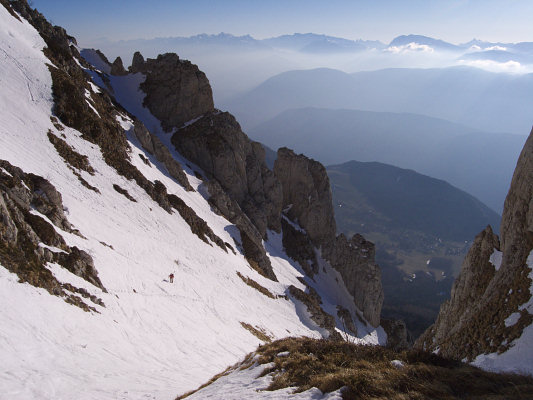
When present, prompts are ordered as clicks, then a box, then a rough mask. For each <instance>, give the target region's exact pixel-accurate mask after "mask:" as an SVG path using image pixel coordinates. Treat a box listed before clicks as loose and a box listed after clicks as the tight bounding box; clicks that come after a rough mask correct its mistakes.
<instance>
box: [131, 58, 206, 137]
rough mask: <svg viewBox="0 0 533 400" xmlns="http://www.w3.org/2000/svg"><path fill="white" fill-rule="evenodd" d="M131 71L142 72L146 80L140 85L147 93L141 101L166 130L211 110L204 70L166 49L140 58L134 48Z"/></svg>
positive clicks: (177, 126) (179, 125)
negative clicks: (153, 57)
mask: <svg viewBox="0 0 533 400" xmlns="http://www.w3.org/2000/svg"><path fill="white" fill-rule="evenodd" d="M131 71H132V72H142V73H144V74H145V75H146V80H145V81H144V82H143V83H142V84H141V89H142V90H143V91H144V92H145V93H146V97H145V98H144V102H143V105H144V106H145V107H146V108H148V109H149V110H150V112H151V113H152V114H153V115H154V116H155V117H156V118H158V119H159V120H160V121H161V126H162V128H163V129H164V130H165V131H167V132H169V131H171V130H172V129H173V128H179V127H181V126H182V125H183V124H184V123H186V122H188V121H191V120H192V119H194V118H197V117H199V116H201V115H203V114H205V113H208V112H211V111H214V104H213V93H212V91H211V85H210V84H209V80H208V79H207V77H206V76H205V74H204V73H203V72H202V71H200V70H199V69H198V67H197V66H196V65H194V64H192V63H191V62H189V61H184V60H180V58H179V57H178V55H177V54H174V53H166V54H163V55H159V56H157V58H156V59H151V58H148V59H147V60H146V61H144V62H143V57H142V55H141V54H140V53H139V52H137V53H135V55H134V57H133V62H132V67H131Z"/></svg>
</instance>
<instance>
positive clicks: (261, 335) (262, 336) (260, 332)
mask: <svg viewBox="0 0 533 400" xmlns="http://www.w3.org/2000/svg"><path fill="white" fill-rule="evenodd" d="M241 326H242V327H243V328H244V329H246V330H247V331H248V332H250V333H251V334H252V335H254V336H255V337H256V338H258V339H259V340H262V341H263V342H267V343H270V342H272V338H271V337H270V336H268V335H267V334H266V332H265V331H264V329H261V328H259V327H255V328H254V327H253V326H252V325H250V324H247V323H246V322H241Z"/></svg>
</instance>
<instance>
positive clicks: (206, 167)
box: [129, 52, 383, 327]
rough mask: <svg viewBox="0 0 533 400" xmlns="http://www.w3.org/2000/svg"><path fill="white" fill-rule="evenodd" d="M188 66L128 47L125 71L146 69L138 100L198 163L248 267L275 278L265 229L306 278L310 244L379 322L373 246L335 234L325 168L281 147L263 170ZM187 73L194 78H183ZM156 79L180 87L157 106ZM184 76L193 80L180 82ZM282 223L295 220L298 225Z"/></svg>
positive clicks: (310, 269) (260, 153) (257, 150)
mask: <svg viewBox="0 0 533 400" xmlns="http://www.w3.org/2000/svg"><path fill="white" fill-rule="evenodd" d="M184 68H185V69H184ZM196 69H197V67H196V66H193V65H192V64H190V63H188V62H184V61H182V60H180V59H179V57H178V56H177V55H171V54H165V55H162V56H158V57H157V58H156V59H148V60H146V61H145V60H144V57H143V56H142V54H140V53H139V52H136V53H135V54H134V55H133V60H132V65H131V67H130V68H129V72H130V73H143V74H145V75H146V81H145V82H144V83H142V84H141V85H140V88H141V90H143V91H144V92H145V93H146V97H145V99H144V105H145V106H146V107H147V108H148V109H149V110H150V112H151V113H152V114H153V115H154V116H156V117H158V118H159V119H160V120H161V122H162V126H163V129H164V130H171V131H173V132H174V133H173V136H172V140H171V142H172V144H173V145H174V146H175V148H176V150H177V151H178V152H179V153H180V154H181V155H183V156H184V157H185V158H187V159H188V160H189V161H191V162H193V163H194V164H195V165H196V166H198V167H200V168H201V169H202V171H203V174H205V178H207V179H206V180H205V185H206V188H207V190H208V193H209V201H210V202H211V204H212V205H213V206H214V207H215V209H216V210H217V211H218V212H219V213H221V214H222V215H224V216H225V217H226V218H227V219H228V220H229V221H230V222H232V223H233V224H235V225H236V226H237V228H238V229H239V231H240V234H241V243H239V244H238V247H240V248H241V250H242V251H243V253H244V254H245V256H246V258H247V259H248V261H249V263H250V265H251V266H252V267H253V268H255V269H257V270H258V271H259V272H260V273H261V274H263V275H264V276H267V277H269V278H271V279H274V280H276V279H277V278H276V276H275V274H274V273H273V270H272V266H271V264H270V261H269V258H268V257H267V255H266V252H265V249H264V246H263V245H262V241H263V240H266V239H268V235H267V232H268V230H269V229H270V230H273V231H275V232H280V231H283V245H284V248H285V250H286V251H287V253H288V254H290V256H291V258H293V259H294V260H296V261H297V262H298V263H299V264H300V265H301V266H302V269H303V271H305V273H306V274H307V275H308V276H310V277H311V278H312V276H313V275H314V274H315V273H316V271H317V270H318V259H317V254H315V250H314V248H318V249H321V256H322V257H323V258H324V259H325V260H327V261H329V262H330V263H331V265H332V266H333V267H334V268H335V269H336V270H338V271H339V272H340V273H341V276H342V278H343V280H344V281H345V284H346V286H347V288H348V290H349V292H350V293H351V294H352V296H354V300H355V304H356V306H357V307H358V308H359V309H360V310H361V311H362V314H363V316H364V318H365V319H367V320H368V321H369V322H370V323H371V324H372V325H373V326H375V327H377V326H379V322H380V312H381V305H382V303H383V290H382V288H381V276H380V272H379V267H378V266H377V265H376V264H375V261H374V253H375V251H374V247H373V244H372V243H370V242H368V241H366V240H364V238H363V237H362V236H360V235H357V236H354V237H353V238H350V239H347V238H346V237H345V236H344V235H340V236H339V237H337V236H336V226H335V220H334V214H333V207H332V200H331V190H330V186H329V179H328V177H327V174H326V172H325V168H324V167H323V166H322V165H321V164H320V163H318V162H316V161H314V160H310V159H309V158H307V157H305V156H303V155H298V156H297V155H295V154H294V153H293V152H292V151H289V150H281V151H280V153H279V154H278V160H279V161H278V164H277V165H278V167H274V169H273V171H271V170H270V169H269V168H268V167H267V165H266V163H265V151H264V149H263V147H262V146H261V145H260V144H259V143H257V142H253V141H251V140H250V139H249V138H248V137H247V136H246V134H245V133H244V132H242V129H241V127H240V125H239V123H238V122H237V121H236V120H235V118H234V117H233V116H232V115H231V114H229V113H227V112H220V111H218V110H215V109H214V108H213V105H212V98H211V99H210V100H209V101H207V100H205V97H206V96H207V95H209V96H210V87H209V89H207V88H206V86H209V82H208V81H207V80H206V82H204V81H203V77H204V75H202V74H198V73H196V72H195V71H196ZM170 70H173V71H172V72H171V71H170ZM175 70H179V71H181V72H179V71H175ZM184 71H188V72H184ZM192 72H194V76H192V75H191V76H189V77H188V78H185V77H186V76H188V75H187V74H188V73H192ZM163 77H165V79H166V80H167V81H170V82H171V83H170V84H169V86H170V87H173V88H174V89H173V90H175V91H177V92H179V93H182V94H180V95H173V96H170V97H168V98H166V101H165V107H166V109H165V110H166V111H164V112H162V110H161V108H160V101H156V100H155V99H160V97H161V96H163V94H162V92H160V87H159V86H160V82H161V79H163ZM187 79H189V80H191V79H192V80H193V81H194V82H195V83H194V84H187ZM200 81H201V83H199V82H200ZM158 82H159V83H158ZM185 93H186V94H185ZM209 96H208V97H209ZM183 97H187V98H189V97H194V98H198V99H203V100H201V101H200V103H201V106H199V107H196V106H192V105H191V104H192V103H188V105H185V103H183V102H182V98H183ZM177 109H180V113H186V114H187V116H186V117H179V116H177V115H175V112H173V111H172V110H177ZM144 129H145V128H144V127H143V130H144ZM143 135H146V133H143ZM145 141H146V140H145ZM141 142H143V141H141ZM143 146H144V147H145V148H147V149H149V147H150V146H149V145H148V147H146V146H145V145H144V144H143ZM282 208H283V209H284V210H285V211H284V212H282ZM287 221H291V223H297V224H299V225H300V226H301V227H302V228H303V231H299V230H298V229H294V227H293V226H292V225H291V224H290V223H287ZM282 225H283V229H282Z"/></svg>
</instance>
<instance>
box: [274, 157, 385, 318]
mask: <svg viewBox="0 0 533 400" xmlns="http://www.w3.org/2000/svg"><path fill="white" fill-rule="evenodd" d="M274 174H275V175H276V177H277V178H278V179H279V180H280V182H281V185H282V188H283V209H284V210H286V211H285V213H286V215H287V218H289V219H290V220H292V221H294V222H297V223H298V224H299V225H300V226H301V227H302V228H303V229H304V230H305V232H306V233H307V235H308V236H309V238H310V240H311V242H312V243H313V245H314V246H316V247H317V248H320V249H321V253H322V257H324V258H325V259H326V260H328V261H329V262H330V263H331V265H332V266H333V267H334V268H335V269H337V271H339V272H340V274H341V276H342V278H343V280H344V283H345V284H346V287H347V289H348V291H349V292H350V294H352V296H353V297H354V301H355V305H356V306H357V307H358V308H359V309H360V310H361V311H362V312H363V315H364V317H365V318H366V319H367V320H368V321H369V322H370V323H371V324H372V325H373V326H378V325H379V322H380V314H381V306H382V304H383V289H382V287H381V272H380V269H379V267H378V266H377V265H376V264H375V261H374V255H375V251H374V245H373V244H372V243H370V242H368V241H366V240H365V239H364V238H363V237H362V236H361V235H355V236H354V237H352V238H351V239H350V240H348V239H347V238H346V237H345V236H344V235H339V236H338V237H337V236H336V225H335V217H334V213H333V205H332V201H331V189H330V185H329V178H328V176H327V173H326V169H325V168H324V167H323V166H322V165H321V164H320V163H318V162H316V161H314V160H311V159H309V158H307V157H305V156H304V155H296V154H295V153H294V152H293V151H292V150H289V149H287V148H281V149H279V150H278V157H277V159H276V162H275V163H274ZM284 234H285V231H284ZM284 240H285V238H284ZM290 251H295V252H299V251H300V250H299V249H298V248H296V249H292V250H290ZM302 256H303V257H305V258H306V259H307V258H308V257H307V256H305V255H302ZM293 258H294V257H293ZM295 259H297V258H295Z"/></svg>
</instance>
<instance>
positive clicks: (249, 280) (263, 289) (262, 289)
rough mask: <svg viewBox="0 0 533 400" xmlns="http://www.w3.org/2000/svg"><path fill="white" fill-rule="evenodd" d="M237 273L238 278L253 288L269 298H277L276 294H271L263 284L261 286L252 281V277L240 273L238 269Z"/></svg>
mask: <svg viewBox="0 0 533 400" xmlns="http://www.w3.org/2000/svg"><path fill="white" fill-rule="evenodd" d="M237 275H238V276H239V278H241V279H242V281H243V282H244V283H246V284H247V285H248V286H250V287H253V288H254V289H255V290H257V291H259V292H260V293H261V294H264V295H265V296H267V297H270V298H271V299H276V298H277V296H276V295H274V294H272V292H271V291H270V290H268V289H267V288H266V287H264V286H261V285H260V284H259V283H257V282H256V281H254V280H253V279H252V278H249V277H247V276H244V275H242V274H241V273H240V272H239V271H237Z"/></svg>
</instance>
